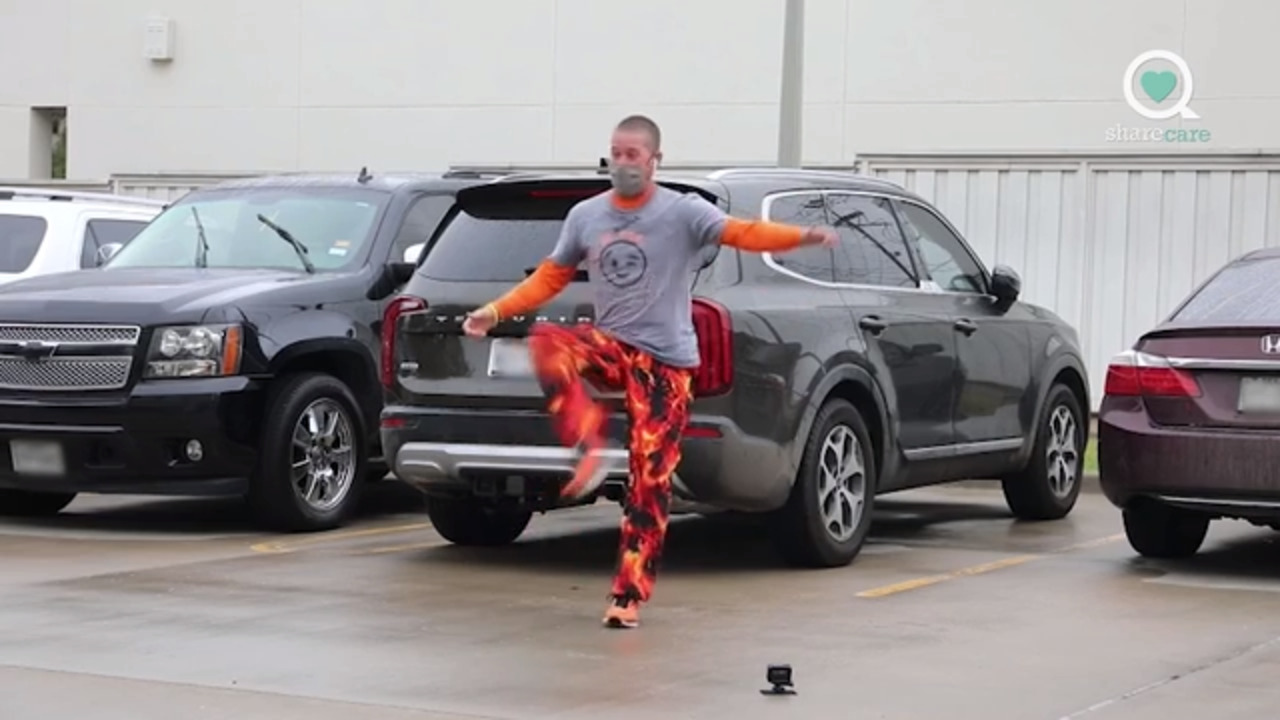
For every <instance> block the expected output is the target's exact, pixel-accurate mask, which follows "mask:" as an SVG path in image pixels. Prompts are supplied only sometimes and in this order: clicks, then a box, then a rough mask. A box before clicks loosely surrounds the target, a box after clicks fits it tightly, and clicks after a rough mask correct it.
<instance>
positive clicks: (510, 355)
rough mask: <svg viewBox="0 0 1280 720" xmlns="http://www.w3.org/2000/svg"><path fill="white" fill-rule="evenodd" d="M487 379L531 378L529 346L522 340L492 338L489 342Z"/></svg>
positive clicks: (531, 366) (531, 367) (531, 364)
mask: <svg viewBox="0 0 1280 720" xmlns="http://www.w3.org/2000/svg"><path fill="white" fill-rule="evenodd" d="M488 373H489V377H495V378H498V377H500V378H518V379H522V380H523V379H528V378H532V377H533V363H532V362H531V361H530V360H529V346H528V344H527V343H525V341H524V340H523V339H518V338H494V339H492V340H490V341H489V369H488Z"/></svg>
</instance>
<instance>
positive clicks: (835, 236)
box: [800, 226, 840, 248]
mask: <svg viewBox="0 0 1280 720" xmlns="http://www.w3.org/2000/svg"><path fill="white" fill-rule="evenodd" d="M838 242H840V235H839V233H837V232H836V231H835V230H833V229H831V228H829V227H821V226H815V227H811V228H806V229H805V231H804V240H802V241H801V242H800V244H801V245H821V246H823V247H829V248H831V247H835V246H836V243H838Z"/></svg>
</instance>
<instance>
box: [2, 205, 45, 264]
mask: <svg viewBox="0 0 1280 720" xmlns="http://www.w3.org/2000/svg"><path fill="white" fill-rule="evenodd" d="M47 227H48V223H46V222H45V220H44V218H42V217H36V216H33V215H0V273H20V272H22V271H24V270H26V269H27V268H28V267H30V266H31V261H32V260H35V258H36V252H37V251H39V250H40V243H41V242H43V241H44V231H45V229H46V228H47Z"/></svg>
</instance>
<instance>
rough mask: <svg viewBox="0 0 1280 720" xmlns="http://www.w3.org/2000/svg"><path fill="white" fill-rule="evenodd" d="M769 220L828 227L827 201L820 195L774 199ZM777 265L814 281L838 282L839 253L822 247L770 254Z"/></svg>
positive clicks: (770, 204) (816, 193)
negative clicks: (836, 258)
mask: <svg viewBox="0 0 1280 720" xmlns="http://www.w3.org/2000/svg"><path fill="white" fill-rule="evenodd" d="M766 214H767V217H766V218H765V219H767V220H770V221H773V222H779V223H786V224H788V225H828V224H829V222H828V220H827V211H826V202H825V201H824V200H823V198H822V194H821V193H819V192H812V193H809V192H806V193H798V194H795V195H780V196H778V197H775V198H773V199H772V201H771V202H770V203H769V205H768V208H767V210H766ZM770 257H771V258H772V259H773V261H774V262H775V263H777V264H778V265H780V266H782V267H784V268H786V269H787V270H789V271H791V272H793V273H796V274H797V275H803V276H804V277H806V278H810V279H813V280H821V281H823V282H835V281H836V276H835V253H834V252H833V251H832V250H831V249H830V248H825V247H822V246H820V245H811V246H806V247H800V248H796V249H794V250H788V251H786V252H779V253H770Z"/></svg>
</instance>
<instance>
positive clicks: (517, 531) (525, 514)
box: [427, 496, 533, 547]
mask: <svg viewBox="0 0 1280 720" xmlns="http://www.w3.org/2000/svg"><path fill="white" fill-rule="evenodd" d="M427 517H429V518H430V519H431V525H432V527H434V528H435V530H436V532H438V533H439V534H440V537H442V538H444V539H445V540H448V541H449V542H451V543H453V544H454V545H464V546H475V547H498V546H500V545H510V544H511V543H513V542H515V541H516V540H517V539H518V538H519V537H520V536H521V535H522V534H523V533H524V530H525V528H527V527H528V526H529V521H530V520H531V519H532V518H533V513H532V512H530V511H528V510H508V509H503V508H499V507H498V506H497V505H496V504H494V503H491V502H485V501H484V500H481V499H480V498H477V497H474V496H464V497H443V496H430V497H428V498H427Z"/></svg>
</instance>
